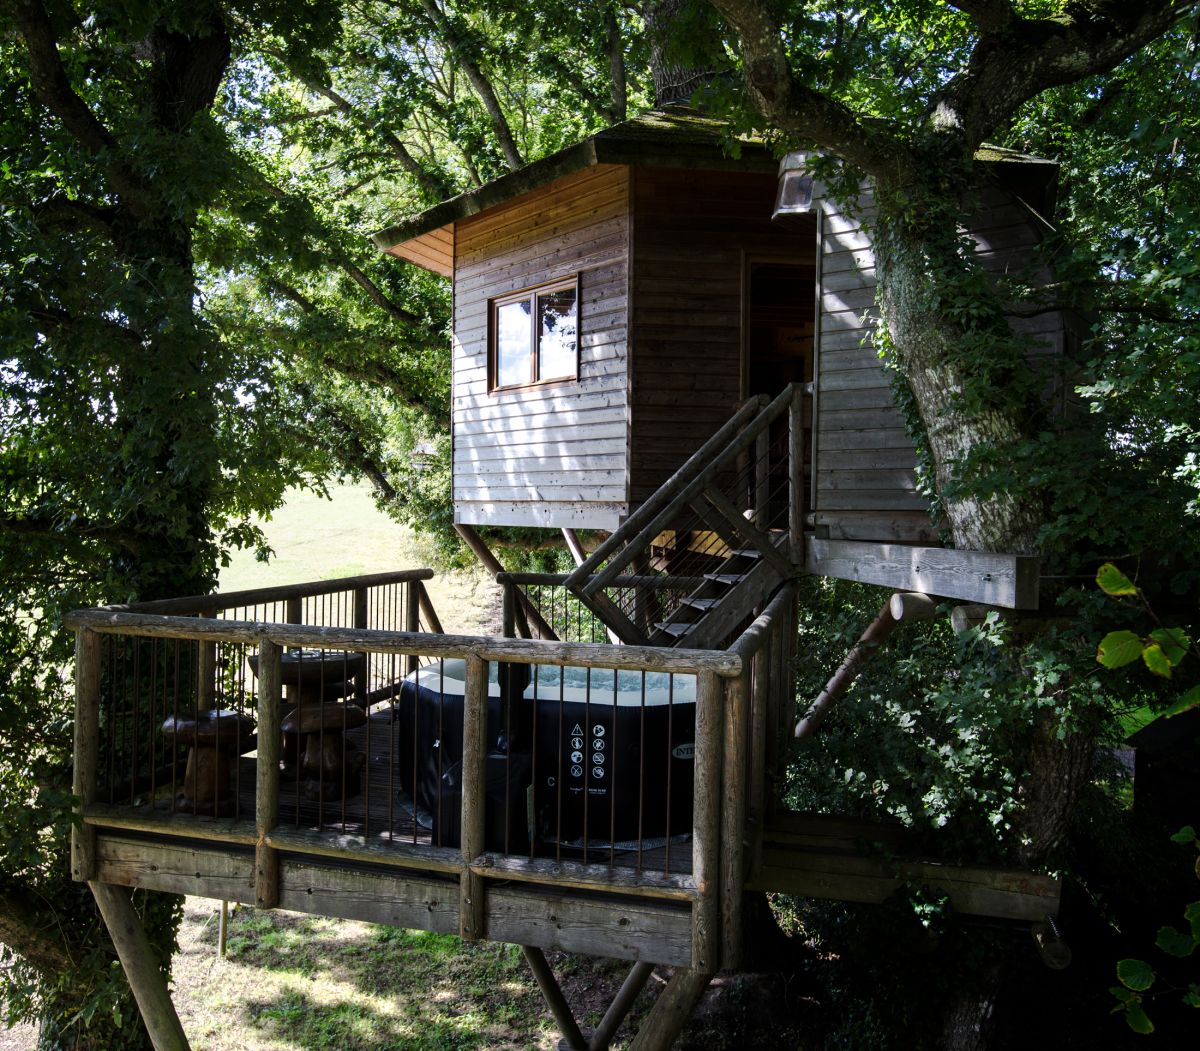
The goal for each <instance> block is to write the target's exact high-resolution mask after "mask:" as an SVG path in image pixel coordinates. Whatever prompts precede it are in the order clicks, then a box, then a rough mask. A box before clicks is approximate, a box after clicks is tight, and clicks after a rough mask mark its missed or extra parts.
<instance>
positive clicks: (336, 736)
mask: <svg viewBox="0 0 1200 1051" xmlns="http://www.w3.org/2000/svg"><path fill="white" fill-rule="evenodd" d="M366 721H367V713H366V712H364V711H363V710H362V709H361V708H359V707H358V706H357V705H354V704H342V703H340V702H337V701H324V702H322V703H320V704H304V705H301V706H300V707H299V708H297V709H296V710H295V711H294V712H291V713H290V714H289V715H288V716H287V717H286V718H285V719H284V720H283V732H284V733H285V734H296V735H298V736H299V738H300V748H301V754H300V776H301V777H303V778H304V779H305V781H304V794H305V796H306V797H307V798H309V799H313V800H317V799H322V800H329V799H342V798H343V797H347V796H353V795H357V794H358V791H359V775H360V774H361V773H362V768H363V766H364V765H365V763H366V756H364V755H363V754H362V752H360V751H359V750H358V749H357V748H356V747H355V746H354V744H353V742H351V741H347V740H346V738H345V736H344V731H346V730H354V729H356V728H358V727H360V726H363V725H364V724H365V723H366Z"/></svg>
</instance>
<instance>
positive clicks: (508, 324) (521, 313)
mask: <svg viewBox="0 0 1200 1051" xmlns="http://www.w3.org/2000/svg"><path fill="white" fill-rule="evenodd" d="M531 365H532V362H531V360H530V347H529V300H528V299H526V300H522V301H521V302H519V303H505V304H504V306H501V307H497V308H496V386H497V387H509V386H511V385H512V384H514V383H529V382H530V381H531V380H532V379H533V372H532V370H531V367H530V366H531Z"/></svg>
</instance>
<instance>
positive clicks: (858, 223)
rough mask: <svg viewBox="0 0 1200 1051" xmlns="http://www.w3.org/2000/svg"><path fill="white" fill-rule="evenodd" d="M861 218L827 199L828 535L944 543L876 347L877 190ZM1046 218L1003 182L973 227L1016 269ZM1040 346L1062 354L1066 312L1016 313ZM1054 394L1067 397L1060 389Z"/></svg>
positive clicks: (983, 250)
mask: <svg viewBox="0 0 1200 1051" xmlns="http://www.w3.org/2000/svg"><path fill="white" fill-rule="evenodd" d="M864 198H865V199H864V201H863V205H862V207H861V208H860V209H858V210H857V212H856V214H855V215H849V214H847V213H846V211H845V210H844V209H842V208H841V207H839V206H838V205H837V204H836V203H835V202H833V201H831V200H823V201H821V202H820V207H821V211H822V216H821V223H822V229H823V235H822V252H821V259H820V270H819V280H820V284H821V304H820V306H821V309H820V317H819V325H818V335H817V376H818V390H817V407H816V418H817V432H816V445H817V448H816V467H817V480H816V486H815V493H814V498H815V502H814V507H815V512H816V523H817V531H818V535H824V536H828V537H832V538H835V539H850V540H879V541H900V542H934V543H936V542H937V540H938V532H937V530H936V529H935V527H934V524H933V522H931V520H930V517H929V511H928V506H927V504H926V502H925V500H924V498H923V497H922V496H921V495H920V494H919V493H918V492H917V491H916V484H915V478H914V465H915V462H916V454H915V452H914V449H913V444H912V442H911V441H910V440H909V438H908V435H907V433H906V431H905V427H904V420H903V418H902V417H901V415H900V412H899V411H898V410H897V409H896V408H895V406H894V405H893V402H892V390H891V384H890V382H889V380H888V376H887V374H886V373H885V371H884V369H883V366H882V365H881V364H880V362H879V360H878V358H877V357H876V354H875V351H874V349H872V347H871V345H870V342H869V336H870V329H871V328H872V326H873V325H874V321H875V318H876V315H875V259H874V255H873V253H872V250H871V242H870V238H869V236H868V233H867V231H866V230H864V228H863V217H864V216H865V217H866V218H867V220H868V221H869V220H870V218H871V217H873V214H874V213H873V208H872V206H871V201H870V191H869V190H866V191H864ZM1045 229H1046V227H1045V224H1044V223H1041V222H1039V221H1038V220H1037V219H1036V218H1035V217H1034V216H1032V215H1031V214H1030V213H1029V211H1028V210H1027V209H1026V208H1025V207H1024V206H1023V205H1021V204H1020V202H1019V201H1017V200H1016V198H1015V197H1014V196H1013V195H1012V194H1011V193H1009V192H1007V191H1005V190H1003V189H1002V188H1001V187H1000V186H998V185H997V186H995V187H992V188H990V189H989V190H987V191H986V192H985V193H984V194H983V195H982V196H981V199H980V201H979V205H978V208H977V209H976V211H975V217H974V219H973V221H972V223H971V227H970V230H969V233H970V234H971V236H972V238H973V239H974V240H975V243H976V245H977V251H978V253H979V257H980V260H981V261H982V262H983V264H984V265H985V266H986V267H987V268H988V269H991V270H993V271H995V272H997V273H999V272H1002V271H1004V270H1005V269H1009V268H1012V269H1016V268H1018V267H1020V266H1021V265H1022V264H1023V263H1024V261H1025V260H1026V259H1027V258H1028V256H1029V253H1030V251H1031V250H1032V248H1033V246H1034V245H1036V244H1037V243H1038V241H1039V240H1040V239H1041V237H1042V236H1043V232H1044V230H1045ZM1013 327H1014V328H1015V329H1017V330H1018V331H1021V332H1025V333H1027V334H1029V335H1031V336H1032V337H1033V338H1034V339H1035V341H1036V343H1035V347H1034V348H1033V350H1032V351H1031V357H1032V358H1037V357H1039V356H1041V355H1044V354H1054V353H1061V352H1062V350H1063V340H1064V331H1065V327H1066V322H1065V319H1064V317H1063V315H1062V314H1061V313H1057V312H1056V313H1050V314H1043V315H1041V316H1040V317H1038V318H1035V319H1031V320H1015V319H1014V321H1013ZM1051 393H1052V397H1053V398H1054V399H1056V400H1059V399H1061V392H1060V391H1053V392H1051Z"/></svg>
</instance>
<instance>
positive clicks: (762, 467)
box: [751, 427, 771, 529]
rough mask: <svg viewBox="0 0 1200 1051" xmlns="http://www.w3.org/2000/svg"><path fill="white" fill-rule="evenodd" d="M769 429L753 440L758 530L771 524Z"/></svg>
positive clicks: (755, 518)
mask: <svg viewBox="0 0 1200 1051" xmlns="http://www.w3.org/2000/svg"><path fill="white" fill-rule="evenodd" d="M770 503H771V428H770V427H764V428H763V429H762V430H761V431H759V434H758V437H757V438H756V439H755V440H754V515H753V516H752V518H751V521H752V522H753V523H754V524H755V525H756V526H758V527H759V528H760V529H766V528H767V527H768V526H769V525H770V524H771V509H770V506H769V505H770Z"/></svg>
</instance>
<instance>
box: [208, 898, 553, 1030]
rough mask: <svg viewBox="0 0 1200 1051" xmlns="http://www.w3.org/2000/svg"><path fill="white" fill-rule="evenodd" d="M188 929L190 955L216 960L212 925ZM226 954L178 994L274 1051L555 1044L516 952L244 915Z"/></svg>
mask: <svg viewBox="0 0 1200 1051" xmlns="http://www.w3.org/2000/svg"><path fill="white" fill-rule="evenodd" d="M188 927H189V929H190V932H191V948H190V949H189V954H190V955H191V956H193V958H194V957H196V956H200V957H203V956H206V955H207V954H208V953H209V952H212V953H214V954H215V950H216V942H217V928H216V924H215V922H210V921H207V920H205V919H204V918H203V917H202V916H195V915H192V916H189V919H188ZM185 937H186V933H185ZM226 953H227V955H226V958H225V960H224V961H223V962H221V963H220V964H219V965H218V964H216V963H215V962H214V963H212V964H211V965H210V971H211V976H210V975H205V976H203V977H201V978H200V987H199V988H196V984H197V983H196V980H195V979H194V978H193V979H191V980H189V988H188V989H187V991H186V995H187V996H188V997H189V998H190V999H191V1000H192V1001H193V1003H194V1004H195V1006H196V1009H197V1013H198V1014H204V1013H206V1012H212V1011H221V1012H222V1013H223V1014H224V1015H225V1016H226V1018H227V1019H228V1021H229V1022H231V1023H232V1024H233V1025H234V1026H235V1027H236V1026H240V1027H244V1028H245V1029H248V1030H250V1031H252V1032H253V1033H255V1034H257V1035H259V1036H261V1037H262V1038H263V1039H264V1042H269V1043H270V1044H271V1046H279V1044H281V1043H282V1044H285V1045H287V1046H291V1047H297V1048H305V1049H323V1048H335V1047H336V1048H359V1047H362V1048H368V1047H369V1048H386V1049H391V1048H395V1049H401V1048H403V1049H405V1051H407V1049H413V1051H435V1049H439V1051H440V1049H445V1048H511V1049H516V1048H531V1047H538V1046H546V1045H547V1043H548V1042H549V1046H553V1043H554V1040H549V1041H548V1039H547V1038H548V1037H549V1036H550V1029H549V1023H548V1021H547V1019H546V1018H545V1017H544V1007H543V1004H542V1001H541V996H540V994H539V993H538V991H537V987H536V985H535V984H534V983H533V981H532V978H531V977H530V976H529V975H528V972H527V971H526V969H525V964H524V961H523V959H522V957H521V953H520V950H519V949H517V948H516V947H515V946H508V945H502V944H497V943H483V944H480V945H466V944H464V943H462V942H461V941H460V940H459V939H458V938H457V937H455V936H452V935H447V934H431V933H427V932H422V931H410V930H402V929H397V928H391V927H383V926H370V925H366V924H357V923H351V922H343V921H338V920H332V919H328V918H323V917H314V916H302V915H297V914H294V913H282V912H281V913H266V912H256V911H254V910H252V909H241V910H238V912H237V913H236V914H234V915H233V916H231V918H230V923H229V931H228V940H227V944H226ZM197 977H199V976H197ZM230 1016H236V1019H235V1018H232V1017H230ZM250 1044H251V1041H249V1040H248V1041H247V1046H249V1045H250ZM222 1046H224V1045H222ZM231 1046H236V1045H231Z"/></svg>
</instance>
